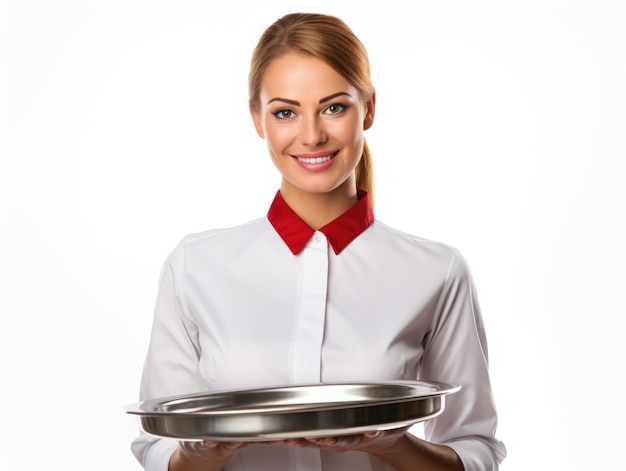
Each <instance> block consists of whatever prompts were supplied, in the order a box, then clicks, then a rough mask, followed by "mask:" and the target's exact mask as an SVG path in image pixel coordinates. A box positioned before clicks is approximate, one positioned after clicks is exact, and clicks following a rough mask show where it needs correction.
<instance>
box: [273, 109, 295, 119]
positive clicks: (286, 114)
mask: <svg viewBox="0 0 626 471" xmlns="http://www.w3.org/2000/svg"><path fill="white" fill-rule="evenodd" d="M272 114H273V115H274V116H276V117H277V118H278V119H289V118H293V117H294V116H295V115H296V114H295V113H294V112H293V111H292V110H290V109H288V108H283V109H281V110H278V111H275V112H274V113H272Z"/></svg>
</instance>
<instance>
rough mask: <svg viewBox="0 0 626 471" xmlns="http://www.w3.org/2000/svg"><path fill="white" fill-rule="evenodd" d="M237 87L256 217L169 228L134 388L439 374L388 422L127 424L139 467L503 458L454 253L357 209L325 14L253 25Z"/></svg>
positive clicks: (356, 65)
mask: <svg viewBox="0 0 626 471" xmlns="http://www.w3.org/2000/svg"><path fill="white" fill-rule="evenodd" d="M249 99H250V111H251V115H252V120H253V122H254V126H255V129H256V132H257V134H258V135H259V136H260V137H261V138H263V139H265V141H266V142H267V146H268V150H269V154H270V157H271V159H272V162H273V163H274V165H275V166H276V168H277V169H278V171H279V172H280V173H281V175H282V183H281V186H280V190H279V191H278V192H277V194H276V197H275V198H274V200H273V202H272V203H271V205H270V208H269V211H268V213H267V216H266V217H262V218H260V219H257V220H254V221H251V222H248V223H247V224H244V225H241V226H238V227H234V228H230V229H225V230H212V231H207V232H203V233H199V234H194V235H190V236H187V237H185V238H184V239H183V240H182V241H181V243H180V244H179V245H178V247H176V248H175V249H174V251H173V252H172V253H171V255H170V256H169V257H168V259H167V261H166V263H165V265H164V267H163V271H162V273H161V280H160V288H159V293H158V298H157V303H156V308H155V315H154V324H153V329H152V335H151V341H150V346H149V350H148V354H147V358H146V363H145V367H144V373H143V377H142V383H141V399H142V400H143V399H147V398H154V397H160V396H169V395H176V394H190V393H195V392H206V391H210V390H216V389H231V388H240V387H262V386H275V385H279V384H297V383H319V382H341V381H368V380H375V381H376V380H414V379H420V378H421V379H424V380H431V381H440V382H444V383H454V384H459V385H461V386H462V389H461V391H460V392H458V393H456V394H453V395H451V396H449V397H448V398H447V400H446V409H445V411H444V412H443V414H441V415H440V416H438V417H437V418H436V419H433V420H430V421H428V422H426V424H425V436H426V440H422V439H419V438H417V437H415V436H414V435H412V434H411V433H409V432H408V431H407V430H406V429H400V430H392V431H386V432H375V433H365V434H362V435H355V436H348V437H327V438H319V439H293V440H286V441H283V442H279V443H277V442H271V443H254V444H251V443H223V442H211V441H205V442H184V441H183V442H178V441H176V440H173V439H168V438H158V437H154V436H150V435H147V434H143V433H142V434H140V435H139V437H138V438H137V439H136V440H135V441H134V442H133V445H132V450H133V452H134V454H135V455H136V457H137V459H138V460H139V461H140V462H141V464H142V465H143V466H144V468H145V469H147V470H150V471H166V470H169V471H185V470H203V471H213V470H215V471H217V470H226V471H242V470H246V471H279V470H285V471H287V470H288V471H292V470H294V471H314V470H337V471H346V470H354V471H383V470H386V471H391V470H394V469H395V470H398V471H409V470H410V471H413V470H420V471H429V470H432V471H435V470H442V471H443V470H446V471H450V470H459V471H460V470H464V469H465V470H467V471H470V470H472V471H473V470H475V471H478V470H480V471H485V470H496V469H498V465H499V463H500V462H501V461H502V459H503V458H504V457H505V455H506V451H505V448H504V446H503V444H502V443H501V442H500V441H499V440H497V439H496V438H495V435H494V433H495V429H496V421H497V418H496V410H495V406H494V401H493V397H492V393H491V386H490V381H489V373H488V367H487V346H486V339H485V332H484V329H483V323H482V320H481V316H480V312H479V307H478V302H477V299H476V294H475V291H474V287H473V284H472V280H471V277H470V274H469V270H468V268H467V265H466V263H465V260H464V259H463V257H462V256H461V255H460V254H459V252H458V251H457V250H455V249H454V248H452V247H449V246H447V245H444V244H441V243H437V242H433V241H430V240H425V239H421V238H418V237H415V236H412V235H408V234H405V233H403V232H401V231H398V230H396V229H393V228H391V227H389V226H386V225H385V224H383V223H381V222H379V221H378V220H376V219H375V218H374V214H373V205H372V170H371V156H370V152H369V150H368V147H367V144H366V142H365V137H364V131H366V130H367V129H369V128H370V127H371V126H372V123H373V122H374V114H375V108H376V106H375V105H376V96H375V93H374V87H373V86H372V83H371V79H370V72H369V62H368V57H367V53H366V51H365V49H364V47H363V45H362V44H361V42H360V41H359V40H358V38H357V37H356V36H355V35H354V34H353V32H352V31H351V30H350V29H349V28H348V26H346V25H345V24H344V23H343V22H342V21H341V20H339V19H337V18H335V17H331V16H325V15H318V14H291V15H287V16H285V17H283V18H281V19H279V20H277V21H276V22H275V23H274V24H272V25H271V26H270V27H269V28H268V29H267V30H266V31H265V32H264V34H263V35H262V37H261V39H260V41H259V43H258V45H257V47H256V49H255V50H254V54H253V57H252V63H251V69H250V75H249Z"/></svg>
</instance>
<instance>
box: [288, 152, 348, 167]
mask: <svg viewBox="0 0 626 471" xmlns="http://www.w3.org/2000/svg"><path fill="white" fill-rule="evenodd" d="M338 153H339V151H335V152H330V153H329V152H317V153H315V154H299V155H293V156H292V157H293V158H295V159H296V160H297V161H298V162H301V163H303V164H309V165H319V164H323V163H325V162H328V161H330V160H331V159H332V158H333V157H335V156H336V155H337V154H338Z"/></svg>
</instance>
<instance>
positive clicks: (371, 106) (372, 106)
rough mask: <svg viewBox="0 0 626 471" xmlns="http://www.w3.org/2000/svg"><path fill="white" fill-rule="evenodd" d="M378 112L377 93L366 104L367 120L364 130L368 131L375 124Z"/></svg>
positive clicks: (364, 121) (365, 120)
mask: <svg viewBox="0 0 626 471" xmlns="http://www.w3.org/2000/svg"><path fill="white" fill-rule="evenodd" d="M375 111H376V93H374V94H373V95H372V98H370V101H368V102H367V103H366V104H365V119H364V120H363V130H364V131H367V130H368V129H369V128H371V127H372V124H374V114H375Z"/></svg>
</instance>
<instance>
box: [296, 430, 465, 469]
mask: <svg viewBox="0 0 626 471" xmlns="http://www.w3.org/2000/svg"><path fill="white" fill-rule="evenodd" d="M287 443H288V444H291V445H298V446H305V447H306V446H314V447H319V448H326V449H329V450H331V451H334V452H342V451H364V452H367V453H370V454H372V455H375V456H377V457H379V458H381V459H382V460H384V461H386V462H387V463H389V464H390V465H392V466H393V467H394V468H395V469H396V470H397V471H418V470H419V471H464V468H463V464H462V463H461V460H460V459H459V457H458V455H457V454H456V453H455V452H454V450H452V449H451V448H450V447H447V446H445V445H437V444H435V443H430V442H427V441H425V440H420V439H419V438H417V437H415V436H414V435H412V434H410V433H408V432H407V429H406V428H403V429H397V430H389V431H384V432H383V431H377V432H366V433H364V434H362V435H350V436H344V437H326V438H317V439H315V438H311V439H306V440H288V441H287Z"/></svg>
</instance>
